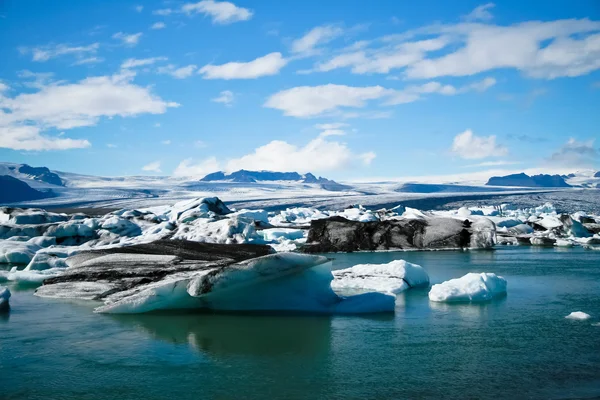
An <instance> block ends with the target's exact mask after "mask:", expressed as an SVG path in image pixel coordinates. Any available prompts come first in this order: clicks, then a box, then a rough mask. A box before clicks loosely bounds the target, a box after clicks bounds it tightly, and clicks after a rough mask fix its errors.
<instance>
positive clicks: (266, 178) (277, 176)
mask: <svg viewBox="0 0 600 400" xmlns="http://www.w3.org/2000/svg"><path fill="white" fill-rule="evenodd" d="M200 181H201V182H236V183H257V182H274V181H292V182H298V183H311V184H313V183H314V184H318V185H321V188H323V189H325V190H330V191H340V190H347V189H350V186H347V185H342V184H340V183H337V182H336V181H332V180H330V179H327V178H323V177H321V176H320V177H318V178H317V177H316V176H315V175H313V174H311V173H310V172H309V173H306V174H303V175H301V174H299V173H298V172H276V171H248V170H245V169H241V170H239V171H235V172H232V173H230V174H226V173H224V172H223V171H218V172H213V173H212V174H208V175H206V176H205V177H204V178H202V179H200Z"/></svg>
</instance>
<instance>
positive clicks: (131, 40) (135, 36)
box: [112, 32, 142, 47]
mask: <svg viewBox="0 0 600 400" xmlns="http://www.w3.org/2000/svg"><path fill="white" fill-rule="evenodd" d="M141 37H142V32H138V33H132V34H127V33H123V32H117V33H115V34H114V35H112V38H113V39H118V40H120V41H121V42H122V43H123V45H124V46H128V47H133V46H135V45H137V44H138V42H139V41H140V38H141Z"/></svg>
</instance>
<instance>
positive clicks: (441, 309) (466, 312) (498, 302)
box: [429, 293, 507, 320]
mask: <svg viewBox="0 0 600 400" xmlns="http://www.w3.org/2000/svg"><path fill="white" fill-rule="evenodd" d="M506 297H507V296H506V293H505V294H503V295H501V296H497V297H495V298H494V299H493V300H490V301H485V302H481V303H469V302H457V303H442V302H437V301H429V307H430V308H431V310H432V311H435V312H438V313H444V314H452V315H453V316H454V317H460V318H464V319H469V320H476V319H480V318H482V317H485V316H486V315H488V313H489V311H490V308H501V307H502V305H503V303H504V302H505V301H506Z"/></svg>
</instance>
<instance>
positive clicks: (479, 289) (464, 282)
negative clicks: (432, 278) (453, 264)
mask: <svg viewBox="0 0 600 400" xmlns="http://www.w3.org/2000/svg"><path fill="white" fill-rule="evenodd" d="M505 293H506V279H504V278H503V277H501V276H497V275H496V274H493V273H486V272H483V273H472V272H471V273H468V274H466V275H464V276H463V277H461V278H457V279H451V280H449V281H446V282H443V283H439V284H436V285H433V286H432V287H431V290H430V291H429V300H431V301H437V302H482V301H489V300H492V299H493V298H495V297H498V296H501V295H504V294H505Z"/></svg>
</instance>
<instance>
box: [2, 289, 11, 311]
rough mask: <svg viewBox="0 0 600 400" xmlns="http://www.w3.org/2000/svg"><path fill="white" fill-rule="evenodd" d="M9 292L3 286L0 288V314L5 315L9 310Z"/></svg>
mask: <svg viewBox="0 0 600 400" xmlns="http://www.w3.org/2000/svg"><path fill="white" fill-rule="evenodd" d="M9 299H10V290H8V288H5V287H4V286H0V313H5V312H8V311H9V310H10V303H9Z"/></svg>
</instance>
